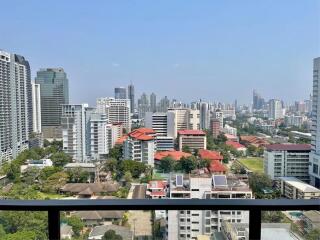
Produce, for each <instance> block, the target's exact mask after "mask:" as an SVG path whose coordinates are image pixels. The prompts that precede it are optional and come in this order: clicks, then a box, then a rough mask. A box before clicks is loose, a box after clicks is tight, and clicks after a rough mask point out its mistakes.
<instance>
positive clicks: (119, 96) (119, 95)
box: [114, 87, 127, 99]
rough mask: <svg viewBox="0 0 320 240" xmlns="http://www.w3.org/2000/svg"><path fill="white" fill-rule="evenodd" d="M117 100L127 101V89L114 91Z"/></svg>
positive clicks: (120, 88) (121, 88) (122, 88)
mask: <svg viewBox="0 0 320 240" xmlns="http://www.w3.org/2000/svg"><path fill="white" fill-rule="evenodd" d="M114 98H115V99H127V89H126V88H125V87H116V88H115V89H114Z"/></svg>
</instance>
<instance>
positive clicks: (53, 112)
mask: <svg viewBox="0 0 320 240" xmlns="http://www.w3.org/2000/svg"><path fill="white" fill-rule="evenodd" d="M35 83H36V84H40V98H41V126H42V131H43V135H44V137H45V138H61V133H62V132H61V113H62V104H69V83H68V79H67V74H66V73H65V72H64V70H63V68H45V69H40V70H39V71H38V72H37V77H36V78H35Z"/></svg>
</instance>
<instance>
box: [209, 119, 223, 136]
mask: <svg viewBox="0 0 320 240" xmlns="http://www.w3.org/2000/svg"><path fill="white" fill-rule="evenodd" d="M220 129H221V127H220V120H219V119H217V118H212V119H211V121H210V130H211V133H212V137H213V138H217V137H218V136H219V134H220Z"/></svg>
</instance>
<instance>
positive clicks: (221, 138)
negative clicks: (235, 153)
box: [213, 133, 227, 145]
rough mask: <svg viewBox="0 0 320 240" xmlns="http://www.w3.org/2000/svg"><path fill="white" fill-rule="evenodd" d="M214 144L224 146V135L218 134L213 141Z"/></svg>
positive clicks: (225, 139)
mask: <svg viewBox="0 0 320 240" xmlns="http://www.w3.org/2000/svg"><path fill="white" fill-rule="evenodd" d="M213 141H214V143H215V144H216V145H219V144H224V143H225V142H226V141H227V138H226V136H225V135H224V133H220V134H219V135H218V136H217V138H216V139H214V140H213Z"/></svg>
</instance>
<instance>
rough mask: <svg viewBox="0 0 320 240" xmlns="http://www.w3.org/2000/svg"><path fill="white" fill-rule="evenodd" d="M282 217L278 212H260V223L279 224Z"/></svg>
mask: <svg viewBox="0 0 320 240" xmlns="http://www.w3.org/2000/svg"><path fill="white" fill-rule="evenodd" d="M283 218H284V216H283V214H282V213H281V212H279V211H262V216H261V221H262V222H263V223H280V222H282V220H283Z"/></svg>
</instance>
